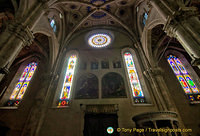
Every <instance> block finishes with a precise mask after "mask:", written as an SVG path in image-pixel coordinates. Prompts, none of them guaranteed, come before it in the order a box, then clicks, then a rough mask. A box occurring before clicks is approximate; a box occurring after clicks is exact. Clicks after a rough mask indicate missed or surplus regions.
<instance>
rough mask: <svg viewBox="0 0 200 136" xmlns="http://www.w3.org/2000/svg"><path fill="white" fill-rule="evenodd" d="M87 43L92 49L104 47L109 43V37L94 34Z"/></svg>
mask: <svg viewBox="0 0 200 136" xmlns="http://www.w3.org/2000/svg"><path fill="white" fill-rule="evenodd" d="M88 43H89V45H90V46H92V47H97V48H101V47H105V46H108V45H109V44H110V43H111V37H110V36H109V35H107V34H94V35H92V36H91V37H90V38H89V40H88Z"/></svg>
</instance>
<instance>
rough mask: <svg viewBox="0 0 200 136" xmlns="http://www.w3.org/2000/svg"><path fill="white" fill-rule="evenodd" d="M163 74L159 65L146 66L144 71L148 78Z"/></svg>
mask: <svg viewBox="0 0 200 136" xmlns="http://www.w3.org/2000/svg"><path fill="white" fill-rule="evenodd" d="M162 74H163V70H162V69H161V68H160V67H154V68H148V69H146V70H145V71H144V75H145V76H146V77H147V78H148V79H149V78H150V76H153V77H154V76H159V75H162Z"/></svg>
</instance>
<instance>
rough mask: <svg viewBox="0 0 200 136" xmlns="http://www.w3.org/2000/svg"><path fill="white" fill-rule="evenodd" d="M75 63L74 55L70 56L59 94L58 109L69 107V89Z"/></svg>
mask: <svg viewBox="0 0 200 136" xmlns="http://www.w3.org/2000/svg"><path fill="white" fill-rule="evenodd" d="M76 61H77V57H76V55H72V56H70V58H69V61H68V65H67V71H66V74H65V79H64V83H63V86H62V91H61V94H60V99H59V102H58V106H59V107H61V106H68V105H69V101H70V93H71V89H72V82H73V78H74V70H75V66H76Z"/></svg>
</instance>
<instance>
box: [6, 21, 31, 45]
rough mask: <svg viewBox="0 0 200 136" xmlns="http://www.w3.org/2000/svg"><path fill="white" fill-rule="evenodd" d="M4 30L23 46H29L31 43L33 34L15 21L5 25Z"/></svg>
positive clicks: (26, 27)
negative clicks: (17, 39) (16, 38)
mask: <svg viewBox="0 0 200 136" xmlns="http://www.w3.org/2000/svg"><path fill="white" fill-rule="evenodd" d="M6 30H7V31H8V32H9V33H11V34H14V35H15V36H16V37H18V38H19V39H20V40H22V42H23V46H29V45H30V44H32V42H33V39H34V36H33V32H32V31H31V30H30V29H29V27H28V26H24V25H23V24H21V23H19V22H17V21H12V22H9V23H8V24H7V29H6Z"/></svg>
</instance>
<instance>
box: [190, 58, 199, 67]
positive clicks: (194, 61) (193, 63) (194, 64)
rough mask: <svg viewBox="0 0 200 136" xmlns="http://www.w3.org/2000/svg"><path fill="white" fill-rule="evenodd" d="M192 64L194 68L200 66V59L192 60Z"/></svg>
mask: <svg viewBox="0 0 200 136" xmlns="http://www.w3.org/2000/svg"><path fill="white" fill-rule="evenodd" d="M191 64H192V66H200V58H198V59H194V60H192V62H191Z"/></svg>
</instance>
